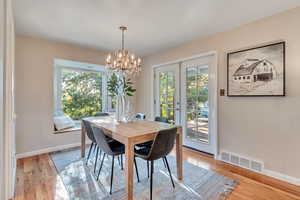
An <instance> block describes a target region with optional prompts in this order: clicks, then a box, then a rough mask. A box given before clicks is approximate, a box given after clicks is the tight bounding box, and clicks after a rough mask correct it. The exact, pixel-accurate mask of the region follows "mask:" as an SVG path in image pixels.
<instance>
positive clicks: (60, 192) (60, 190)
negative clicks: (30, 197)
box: [54, 175, 69, 200]
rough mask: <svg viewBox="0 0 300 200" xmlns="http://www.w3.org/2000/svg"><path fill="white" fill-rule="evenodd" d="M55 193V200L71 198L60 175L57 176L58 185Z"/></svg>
mask: <svg viewBox="0 0 300 200" xmlns="http://www.w3.org/2000/svg"><path fill="white" fill-rule="evenodd" d="M54 193H55V195H54V199H55V200H69V196H68V192H67V190H66V188H65V185H64V184H63V182H62V180H61V178H60V176H59V175H57V176H56V185H55V191H54Z"/></svg>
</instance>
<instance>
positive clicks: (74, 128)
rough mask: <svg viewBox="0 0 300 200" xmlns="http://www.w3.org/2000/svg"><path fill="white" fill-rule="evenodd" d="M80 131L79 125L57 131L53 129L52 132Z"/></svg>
mask: <svg viewBox="0 0 300 200" xmlns="http://www.w3.org/2000/svg"><path fill="white" fill-rule="evenodd" d="M79 131H81V127H78V126H76V127H73V128H67V129H63V130H59V131H54V132H53V133H54V134H63V133H74V132H79Z"/></svg>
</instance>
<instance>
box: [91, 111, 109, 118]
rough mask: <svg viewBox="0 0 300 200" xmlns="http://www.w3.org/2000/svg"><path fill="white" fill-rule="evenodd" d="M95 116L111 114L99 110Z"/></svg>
mask: <svg viewBox="0 0 300 200" xmlns="http://www.w3.org/2000/svg"><path fill="white" fill-rule="evenodd" d="M94 116H95V117H104V116H109V113H106V112H98V113H96V114H95V115H94Z"/></svg>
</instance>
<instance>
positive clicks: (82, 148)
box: [81, 122, 85, 158]
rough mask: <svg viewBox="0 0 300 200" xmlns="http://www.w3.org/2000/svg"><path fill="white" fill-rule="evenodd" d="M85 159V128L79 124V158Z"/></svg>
mask: <svg viewBox="0 0 300 200" xmlns="http://www.w3.org/2000/svg"><path fill="white" fill-rule="evenodd" d="M84 157H85V128H84V126H83V123H82V122H81V158H84Z"/></svg>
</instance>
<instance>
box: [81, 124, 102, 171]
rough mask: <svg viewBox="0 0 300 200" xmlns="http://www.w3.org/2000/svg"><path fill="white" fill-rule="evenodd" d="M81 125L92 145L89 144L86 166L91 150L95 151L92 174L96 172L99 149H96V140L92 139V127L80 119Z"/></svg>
mask: <svg viewBox="0 0 300 200" xmlns="http://www.w3.org/2000/svg"><path fill="white" fill-rule="evenodd" d="M82 125H83V126H84V127H82V128H84V129H85V130H86V134H87V136H88V138H89V139H90V140H91V141H92V144H91V146H90V149H89V153H88V157H87V159H86V164H88V161H89V158H90V155H91V152H92V149H93V148H94V150H95V149H96V150H97V152H96V159H95V163H94V172H95V171H96V164H97V160H98V154H99V147H98V145H97V142H96V139H95V137H94V133H93V130H92V127H91V123H90V122H89V121H87V120H84V119H82ZM100 154H101V152H100Z"/></svg>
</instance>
